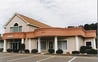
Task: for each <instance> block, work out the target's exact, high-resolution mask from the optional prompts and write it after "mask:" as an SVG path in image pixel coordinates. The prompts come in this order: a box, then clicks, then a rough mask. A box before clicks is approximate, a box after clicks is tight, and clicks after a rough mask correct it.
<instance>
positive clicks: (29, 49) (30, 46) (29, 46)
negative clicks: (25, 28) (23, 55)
mask: <svg viewBox="0 0 98 62" xmlns="http://www.w3.org/2000/svg"><path fill="white" fill-rule="evenodd" d="M31 41H32V40H31V39H29V51H30V53H31V50H32V48H31Z"/></svg>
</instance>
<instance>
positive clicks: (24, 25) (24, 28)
mask: <svg viewBox="0 0 98 62" xmlns="http://www.w3.org/2000/svg"><path fill="white" fill-rule="evenodd" d="M15 23H18V25H19V26H22V32H28V31H34V29H36V27H33V26H28V25H27V23H26V22H24V21H23V20H21V19H20V18H19V17H17V16H15V17H14V18H13V19H12V20H11V21H10V23H8V25H7V26H6V29H5V33H9V32H10V27H13V26H14V24H15Z"/></svg>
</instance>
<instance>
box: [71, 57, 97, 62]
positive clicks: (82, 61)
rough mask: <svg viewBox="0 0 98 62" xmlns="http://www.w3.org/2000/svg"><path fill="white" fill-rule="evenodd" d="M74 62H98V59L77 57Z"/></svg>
mask: <svg viewBox="0 0 98 62" xmlns="http://www.w3.org/2000/svg"><path fill="white" fill-rule="evenodd" d="M72 62H98V58H97V57H77V58H76V59H74V60H73V61H72Z"/></svg>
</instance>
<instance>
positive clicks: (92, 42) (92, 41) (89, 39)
mask: <svg viewBox="0 0 98 62" xmlns="http://www.w3.org/2000/svg"><path fill="white" fill-rule="evenodd" d="M84 41H85V43H84V45H85V46H86V42H91V46H92V48H94V49H95V48H96V47H94V46H96V44H94V38H88V39H85V40H84Z"/></svg>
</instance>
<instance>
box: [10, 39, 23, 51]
mask: <svg viewBox="0 0 98 62" xmlns="http://www.w3.org/2000/svg"><path fill="white" fill-rule="evenodd" d="M20 44H21V41H20V40H14V41H12V42H11V49H12V50H13V52H14V51H18V50H19V49H20Z"/></svg>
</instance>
